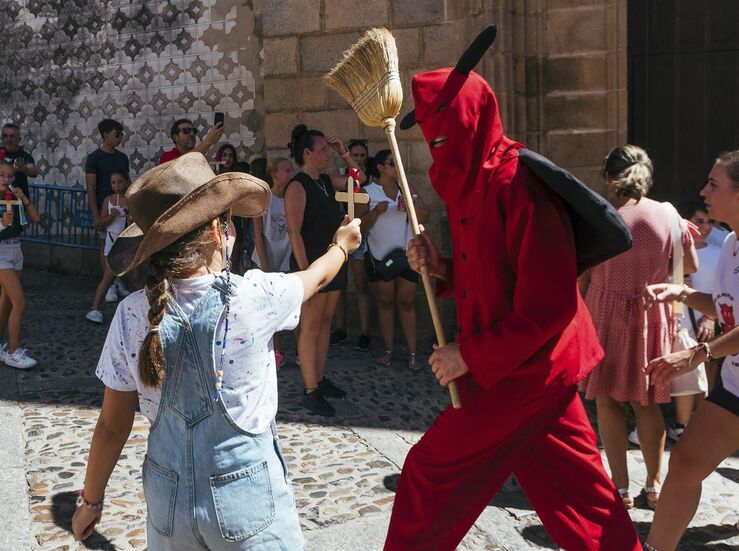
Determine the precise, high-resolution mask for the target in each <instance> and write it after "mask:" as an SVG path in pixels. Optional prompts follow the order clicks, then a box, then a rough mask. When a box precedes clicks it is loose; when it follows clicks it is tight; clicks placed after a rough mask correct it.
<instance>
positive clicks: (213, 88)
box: [0, 0, 264, 185]
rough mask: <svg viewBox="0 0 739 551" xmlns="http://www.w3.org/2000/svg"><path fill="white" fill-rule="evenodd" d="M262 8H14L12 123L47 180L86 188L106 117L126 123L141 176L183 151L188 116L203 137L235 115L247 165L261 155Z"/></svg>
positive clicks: (226, 2)
mask: <svg viewBox="0 0 739 551" xmlns="http://www.w3.org/2000/svg"><path fill="white" fill-rule="evenodd" d="M258 11H259V3H258V2H257V5H256V6H255V5H254V2H253V1H252V0H158V1H129V0H74V1H69V0H4V1H3V2H2V9H1V10H0V28H2V29H3V32H2V33H0V122H3V123H4V122H8V121H12V122H15V123H16V124H18V125H19V126H20V127H21V135H22V143H23V146H24V147H25V149H27V150H28V151H30V152H31V153H32V154H33V155H34V157H35V158H36V161H37V164H38V166H39V169H40V172H41V174H40V176H39V177H38V178H37V179H36V181H43V182H46V183H57V184H66V185H75V184H81V183H83V182H84V176H83V172H84V170H83V165H84V159H85V156H86V155H87V154H88V153H89V152H90V151H92V150H94V149H95V148H96V147H97V145H98V143H99V135H98V133H97V129H96V126H97V123H98V122H99V121H100V120H101V119H103V118H106V117H110V118H114V119H116V120H118V121H120V122H121V123H122V124H123V126H124V129H125V131H124V141H123V143H122V145H121V149H122V150H123V151H124V152H125V153H127V154H128V155H129V158H130V161H131V170H132V173H133V175H134V176H135V175H137V174H140V173H141V172H143V171H144V170H146V169H147V168H150V167H151V166H153V165H154V164H155V162H156V160H157V159H158V158H159V155H160V154H161V153H162V151H164V150H166V149H171V148H172V145H173V144H172V141H171V139H170V137H169V128H170V126H171V124H172V122H173V121H174V120H176V119H178V118H181V117H189V118H191V119H192V120H193V122H194V123H195V125H196V126H197V127H198V128H199V130H200V132H201V137H202V136H203V135H204V133H205V131H206V130H207V129H208V128H210V126H211V125H212V123H213V113H214V112H216V111H223V112H225V113H226V120H225V125H224V137H223V139H222V141H223V142H229V143H232V144H234V145H236V146H237V150H238V152H239V157H240V158H241V159H248V158H249V157H251V156H252V155H254V154H261V153H263V150H264V139H263V131H262V127H263V123H262V121H263V115H259V111H260V110H261V109H262V107H261V104H262V102H261V101H260V100H259V99H257V96H258V95H261V89H262V84H261V80H260V65H261V60H260V52H261V48H262V46H261V43H262V41H261V38H260V37H259V36H258V35H257V33H255V28H256V27H257V23H258V20H259V17H260V15H259V13H258ZM214 153H215V148H214V151H213V152H212V154H214Z"/></svg>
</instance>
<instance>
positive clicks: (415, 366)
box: [408, 352, 423, 371]
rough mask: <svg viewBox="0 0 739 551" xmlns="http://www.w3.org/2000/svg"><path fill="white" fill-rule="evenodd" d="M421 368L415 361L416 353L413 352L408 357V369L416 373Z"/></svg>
mask: <svg viewBox="0 0 739 551" xmlns="http://www.w3.org/2000/svg"><path fill="white" fill-rule="evenodd" d="M422 367H423V366H422V365H421V364H420V363H418V362H417V361H416V353H415V352H412V353H411V354H410V355H409V356H408V369H410V370H411V371H418V370H420V369H421V368H422Z"/></svg>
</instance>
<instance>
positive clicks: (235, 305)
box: [95, 270, 303, 434]
mask: <svg viewBox="0 0 739 551" xmlns="http://www.w3.org/2000/svg"><path fill="white" fill-rule="evenodd" d="M214 279H215V275H213V274H209V275H205V276H201V277H194V278H190V279H177V280H173V285H174V288H175V298H176V300H177V304H179V305H180V307H181V308H182V309H183V311H184V312H185V314H187V315H190V314H192V312H193V311H194V310H195V307H196V306H197V303H198V301H199V300H200V299H201V298H202V297H203V296H205V293H206V292H207V291H208V289H210V287H211V286H212V284H213V281H214ZM231 282H232V283H233V285H234V287H235V292H234V295H233V296H232V298H231V314H230V316H229V325H228V342H227V346H226V354H225V358H224V362H223V365H224V369H223V371H224V373H223V389H222V397H223V401H224V403H225V405H226V409H227V411H228V413H229V415H230V416H231V418H232V419H233V420H234V422H235V423H236V424H237V425H238V426H239V427H240V428H241V429H243V430H245V431H247V432H250V433H253V434H259V433H262V432H264V431H266V430H269V428H270V424H271V423H272V420H273V419H274V418H275V415H276V413H277V373H276V366H275V356H274V352H273V346H272V335H273V334H274V333H276V332H278V331H284V330H288V329H293V328H295V326H296V325H297V324H298V321H299V320H300V306H301V304H302V302H303V284H302V283H301V281H300V280H299V279H298V277H297V276H295V275H292V274H276V273H269V274H265V273H264V272H261V271H260V270H250V271H249V272H247V273H246V275H245V276H244V277H243V278H242V277H240V276H237V275H232V276H231ZM148 313H149V302H148V301H147V299H146V294H145V291H144V290H141V291H137V292H135V293H131V294H130V295H129V296H128V297H126V298H125V299H124V300H123V301H121V303H120V304H119V305H118V309H117V310H116V313H115V317H114V318H113V321H112V322H111V324H110V329H109V330H108V337H107V338H106V340H105V345H104V346H103V352H102V354H101V355H100V361H99V362H98V366H97V370H96V372H95V373H96V375H97V376H98V378H99V379H100V380H101V381H102V382H103V384H105V386H107V387H108V388H111V389H113V390H120V391H134V390H135V391H138V393H139V405H140V407H141V413H143V414H144V416H146V417H147V418H148V419H149V421H150V422H152V423H153V422H154V420H155V419H156V416H157V411H158V409H159V401H160V398H161V391H160V389H153V388H148V387H144V386H143V385H142V384H141V380H140V379H139V372H138V356H139V351H140V350H141V343H142V342H143V340H144V337H145V336H146V333H147V331H148V329H149V322H148ZM223 322H224V320H223V318H221V320H220V321H219V323H218V327H217V328H216V332H215V336H214V339H215V341H216V343H218V342H219V341H220V340H221V338H222V337H223ZM216 343H214V346H213V365H214V366H215V367H217V366H218V364H219V362H220V353H221V347H220V346H217V345H216Z"/></svg>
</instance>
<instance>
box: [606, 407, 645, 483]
mask: <svg viewBox="0 0 739 551" xmlns="http://www.w3.org/2000/svg"><path fill="white" fill-rule="evenodd" d="M595 405H596V409H597V413H598V433H599V434H600V439H601V440H602V441H603V448H604V449H605V452H606V457H607V458H608V467H609V469H610V470H611V480H613V484H614V485H615V486H616V488H619V489H626V488H628V487H629V469H628V467H627V464H626V450H628V449H629V440H628V435H627V434H626V420H625V419H624V410H623V406H622V405H621V402H617V401H616V400H614V399H613V398H611V397H610V396H607V395H605V394H604V395H600V396H596V397H595ZM639 436H640V437H641V434H639Z"/></svg>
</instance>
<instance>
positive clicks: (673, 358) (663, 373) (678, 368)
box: [644, 349, 700, 386]
mask: <svg viewBox="0 0 739 551" xmlns="http://www.w3.org/2000/svg"><path fill="white" fill-rule="evenodd" d="M694 354H695V351H693V350H691V349H688V350H680V351H679V352H673V353H672V354H667V355H666V356H662V357H661V358H655V359H654V360H652V361H651V362H649V364H648V365H647V367H645V368H644V372H645V373H646V374H647V375H649V377H650V385H652V386H654V385H666V384H669V382H670V381H672V379H674V378H675V377H678V376H680V375H685V373H687V372H688V371H691V370H692V369H695V368H696V367H698V365H700V362H698V363H696V364H695V365H693V366H691V365H690V359H691V358H692V357H693V356H694ZM694 361H697V360H694Z"/></svg>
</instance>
